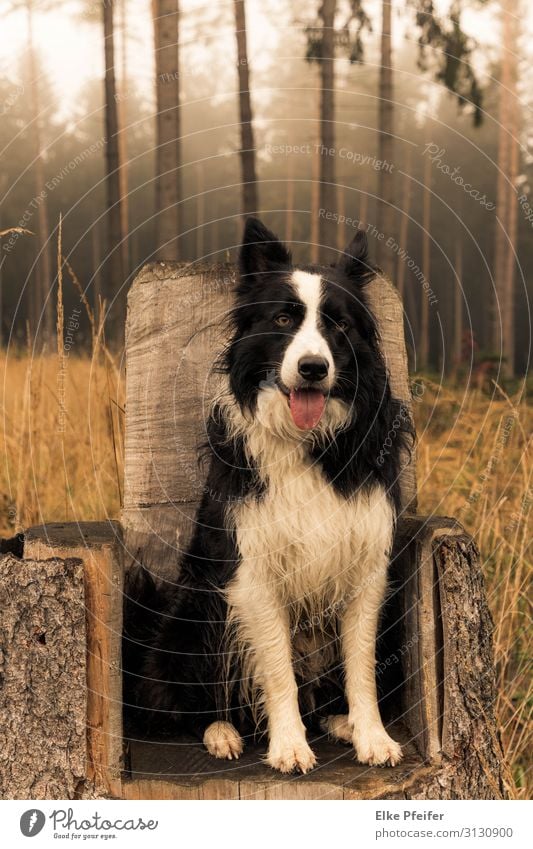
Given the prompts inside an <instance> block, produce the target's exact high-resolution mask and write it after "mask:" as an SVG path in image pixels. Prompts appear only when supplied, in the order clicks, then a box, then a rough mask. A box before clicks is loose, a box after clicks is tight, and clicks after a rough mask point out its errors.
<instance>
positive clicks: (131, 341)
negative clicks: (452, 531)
mask: <svg viewBox="0 0 533 849" xmlns="http://www.w3.org/2000/svg"><path fill="white" fill-rule="evenodd" d="M234 283H235V268H234V266H232V265H223V264H219V265H206V264H199V263H196V264H194V266H193V265H184V264H179V263H170V262H165V263H161V262H158V263H152V264H150V265H147V266H145V267H144V268H143V269H142V271H141V272H140V274H139V275H138V276H137V278H136V279H135V281H134V283H133V285H132V287H131V290H130V292H129V296H128V319H127V325H126V436H125V482H124V508H123V513H122V524H123V527H124V533H125V544H126V547H127V551H128V552H129V554H130V555H131V556H132V557H133V558H135V559H139V560H141V561H142V562H143V563H144V564H145V565H146V566H147V567H148V568H150V569H152V570H153V571H154V572H155V573H156V574H158V575H160V576H161V577H164V578H168V579H169V580H173V579H174V578H175V577H176V575H177V564H178V561H179V556H180V552H181V551H183V550H184V549H185V548H186V546H187V545H188V543H189V540H190V538H191V534H192V530H193V523H194V518H195V514H196V510H197V507H198V503H199V500H200V498H201V495H202V488H203V486H204V473H205V470H202V469H201V468H200V467H199V465H198V462H197V449H198V444H199V443H200V442H201V441H202V439H203V436H204V434H205V420H206V416H207V408H208V404H209V399H210V397H211V389H212V381H213V378H212V375H211V373H210V372H211V366H212V363H213V360H214V358H215V356H216V354H217V353H218V352H219V351H220V350H221V347H222V346H223V344H224V341H225V338H224V335H223V332H224V331H223V324H224V318H225V317H226V315H227V312H228V309H229V308H230V306H231V303H232V289H233V286H234ZM369 295H370V300H371V306H372V309H373V311H374V313H375V315H376V317H377V319H378V323H379V329H380V335H381V340H382V349H383V354H384V357H385V360H386V363H387V367H388V370H389V374H390V379H391V384H392V389H393V392H394V394H395V395H396V397H398V398H399V399H401V400H402V401H403V402H404V403H405V404H406V405H407V407H408V408H409V409H411V407H412V405H411V392H410V388H409V379H408V371H407V355H406V350H405V340H404V332H403V308H402V304H401V301H400V298H399V296H398V294H397V292H396V290H395V289H394V287H393V286H392V284H391V283H390V282H389V281H388V280H386V279H385V278H383V277H379V278H376V280H374V281H373V282H372V283H371V284H370V287H369ZM392 438H394V437H392ZM401 485H402V499H403V505H404V507H407V505H409V507H410V509H414V506H415V503H416V477H415V465H414V458H411V460H410V461H408V458H406V466H405V468H404V471H403V473H402V481H401Z"/></svg>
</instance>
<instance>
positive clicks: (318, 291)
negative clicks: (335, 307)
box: [280, 271, 335, 389]
mask: <svg viewBox="0 0 533 849" xmlns="http://www.w3.org/2000/svg"><path fill="white" fill-rule="evenodd" d="M291 283H292V285H293V287H294V289H295V291H296V294H297V295H298V298H299V299H300V300H301V301H302V303H303V304H304V306H305V316H304V320H303V322H302V324H301V325H300V327H299V328H298V330H297V332H296V335H295V336H294V338H293V340H292V342H290V344H289V346H288V348H287V350H286V351H285V356H284V357H283V362H282V364H281V371H280V376H281V379H282V381H283V383H284V384H285V386H287V387H288V388H289V389H293V388H294V387H295V386H297V385H298V384H299V383H300V382H301V377H300V374H299V372H298V363H299V361H300V360H301V358H302V357H306V356H316V357H324V359H325V360H327V362H328V365H329V371H328V375H327V377H325V378H324V381H323V386H324V388H325V389H331V387H332V386H333V384H334V382H335V366H334V363H333V356H332V354H331V350H330V347H329V345H328V343H327V341H326V339H325V338H324V336H323V335H322V333H321V332H320V328H319V322H320V302H321V299H322V288H323V286H322V278H321V276H320V274H310V273H309V272H307V271H294V272H293V275H292V279H291Z"/></svg>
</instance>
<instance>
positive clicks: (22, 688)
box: [0, 554, 87, 799]
mask: <svg viewBox="0 0 533 849" xmlns="http://www.w3.org/2000/svg"><path fill="white" fill-rule="evenodd" d="M0 609H1V611H2V616H1V618H0V796H1V798H3V799H72V798H74V797H75V796H76V795H77V793H78V791H79V788H80V786H83V784H84V781H85V777H86V774H87V757H86V730H85V729H86V708H87V688H86V652H85V647H86V630H85V593H84V583H83V564H82V562H81V560H75V559H67V560H59V559H57V558H54V559H51V560H47V561H45V562H42V561H36V560H19V559H18V558H16V557H13V556H12V555H9V554H8V555H5V556H2V557H1V558H0Z"/></svg>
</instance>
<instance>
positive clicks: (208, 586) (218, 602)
mask: <svg viewBox="0 0 533 849" xmlns="http://www.w3.org/2000/svg"><path fill="white" fill-rule="evenodd" d="M239 267H240V277H239V282H238V285H237V288H236V301H235V307H234V310H233V312H232V315H231V328H232V329H231V338H230V343H229V344H228V347H227V349H226V351H225V352H224V354H223V356H222V358H221V360H220V362H219V363H218V366H217V367H218V368H219V369H220V370H222V371H223V372H225V373H227V375H228V378H229V385H230V388H231V392H232V393H233V395H234V397H235V399H236V401H237V402H238V404H239V405H240V406H241V408H242V409H243V410H246V411H249V412H251V413H252V414H253V412H254V410H255V406H256V401H257V395H258V391H259V388H260V386H261V382H262V381H265V380H266V381H272V380H275V381H276V382H279V373H278V371H279V368H278V367H279V364H280V362H281V360H282V357H283V353H284V351H285V349H286V347H287V345H288V343H289V342H290V340H291V339H292V336H293V335H294V333H295V332H296V331H297V329H298V326H299V324H300V323H301V321H302V320H303V316H304V311H305V308H304V305H303V304H302V303H301V302H300V301H299V300H298V298H297V297H296V296H295V292H294V290H293V289H292V287H291V286H290V284H289V279H290V275H291V272H292V271H293V267H292V265H291V257H290V253H289V251H288V250H287V249H286V248H285V247H284V246H283V245H282V244H281V242H280V241H279V240H278V239H277V237H276V236H275V235H274V234H273V233H271V232H270V231H269V230H267V229H266V228H265V227H264V226H263V225H262V224H261V222H259V221H258V220H256V219H249V220H248V222H247V224H246V228H245V232H244V239H243V246H242V249H241V254H240V263H239ZM302 270H305V271H311V272H319V273H320V274H321V275H322V277H323V279H324V280H326V281H327V287H326V296H325V301H324V305H323V311H322V317H321V320H322V325H323V326H322V332H323V333H324V335H325V336H326V338H327V341H328V344H329V346H330V349H331V351H332V354H333V358H334V361H335V366H336V371H337V373H338V375H339V377H338V380H337V382H336V384H335V386H334V388H333V390H332V393H331V394H332V395H335V396H337V397H339V398H341V399H342V400H344V401H345V402H347V403H348V404H349V405H352V406H353V410H354V415H353V416H352V419H351V424H350V425H349V426H348V427H347V428H345V429H344V430H342V431H340V432H339V433H338V434H337V435H336V438H335V440H333V441H331V442H330V443H329V444H326V445H321V446H320V447H316V448H314V449H313V451H312V453H313V459H314V461H315V462H316V463H318V464H320V465H321V467H322V469H323V472H324V474H325V476H326V478H327V480H328V481H329V482H330V483H331V486H333V487H334V488H335V489H336V490H337V491H338V492H339V493H341V494H342V495H343V496H345V497H347V496H350V495H351V494H353V493H354V492H355V491H357V490H360V489H364V488H367V487H370V486H371V485H374V484H375V483H376V482H380V483H381V484H383V485H384V487H385V488H386V490H387V492H388V493H389V497H390V499H391V501H392V502H393V503H394V505H395V506H396V507H397V506H398V504H399V485H398V481H399V473H400V455H401V452H402V449H403V448H404V447H405V446H406V444H407V440H408V438H409V436H410V434H411V433H412V427H411V423H410V421H409V418H408V416H407V414H406V413H405V411H404V410H403V409H402V407H401V405H400V403H399V402H398V401H397V400H396V399H394V398H393V397H392V395H391V391H390V387H389V382H388V377H387V372H386V368H385V364H384V362H383V358H382V356H381V353H380V351H379V344H378V333H377V328H376V322H375V319H374V317H373V315H372V313H371V311H370V309H369V306H368V301H367V296H366V292H365V287H366V285H367V284H368V282H369V281H370V280H371V279H372V277H373V275H374V270H373V268H372V267H371V265H370V264H369V261H368V256H367V243H366V236H365V235H364V234H363V233H357V234H356V235H355V238H354V239H353V241H352V242H351V244H350V245H349V246H348V247H347V248H346V250H345V252H344V254H343V255H342V256H341V259H340V261H339V262H338V263H337V265H336V267H332V268H319V267H312V266H305V267H303V268H302ZM280 311H283V313H289V314H290V316H291V318H292V322H293V324H292V326H291V328H290V329H289V330H287V331H284V330H283V329H280V328H279V327H278V326H276V325H275V324H274V318H275V317H276V315H278V314H279V313H280ZM343 322H346V325H344V324H343ZM388 439H389V441H390V447H389V448H387V449H386V451H383V448H384V446H385V445H389V442H387V440H388ZM207 451H208V454H209V457H210V466H209V473H208V477H207V482H206V486H205V491H204V495H203V498H202V502H201V505H200V508H199V512H198V517H197V523H196V529H197V530H196V533H195V536H194V538H193V540H192V543H191V546H190V549H189V551H188V553H187V555H186V556H185V558H184V561H183V563H182V565H181V572H180V578H179V587H178V588H177V590H176V591H175V592H174V593H173V594H172V597H170V598H169V597H168V596H166V595H165V593H162V592H161V591H158V589H157V588H156V587H155V585H154V584H153V582H152V581H151V579H150V578H149V576H147V575H146V574H145V573H137V574H135V575H133V576H132V577H131V578H130V584H129V586H128V587H127V594H128V595H129V596H130V600H129V602H128V607H127V610H126V621H127V626H126V631H125V641H124V655H125V668H126V676H125V684H126V702H127V703H128V704H130V706H132V708H133V709H134V711H135V715H136V719H137V723H138V724H139V723H140V724H141V725H142V726H144V727H148V725H149V724H150V723H151V727H152V729H160V728H161V727H162V726H164V725H165V724H166V723H167V722H168V720H169V719H170V720H171V721H172V722H175V721H179V722H180V723H181V724H182V725H185V726H187V727H189V728H194V729H195V730H198V731H202V730H203V729H205V727H206V726H207V725H208V724H209V723H210V722H211V721H213V720H214V719H215V718H220V719H231V721H232V722H233V723H234V724H235V725H241V723H242V722H243V721H244V718H245V715H246V710H245V709H246V706H245V705H242V704H240V702H239V688H238V686H236V683H235V682H237V681H238V679H239V677H240V669H239V668H237V666H236V665H234V666H233V667H231V668H230V669H229V678H230V684H229V687H228V688H225V687H224V685H223V683H222V682H223V681H224V680H225V679H226V678H227V677H228V669H227V666H226V660H227V656H226V648H227V646H226V645H225V622H226V604H225V601H224V596H223V590H224V588H225V587H226V586H227V584H228V582H229V581H230V580H231V578H232V576H233V575H234V574H235V570H236V568H237V566H238V553H237V551H236V546H235V541H234V532H233V531H234V529H232V528H228V527H226V512H225V507H226V505H228V504H230V503H231V502H232V501H234V500H237V499H241V498H243V497H244V496H250V497H256V498H261V497H262V492H263V484H262V483H261V481H260V480H259V478H258V475H257V471H256V469H254V468H253V465H251V464H250V462H249V460H248V459H247V457H246V454H245V451H244V446H243V444H242V440H240V439H236V440H235V439H229V438H228V435H227V432H226V427H225V423H224V419H223V416H222V415H221V413H220V410H217V409H215V410H214V411H213V414H212V416H211V418H210V420H209V422H208V440H207ZM296 671H297V670H296ZM299 683H300V684H302V685H303V683H304V682H302V681H300V682H299ZM339 685H340V681H339V676H338V673H337V672H336V671H335V674H333V675H329V674H328V675H326V676H324V679H323V681H322V686H317V684H316V682H315V684H314V685H313V686H312V687H311V691H312V692H310V689H309V688H310V685H309V684H307V686H306V687H304V686H302V688H301V691H300V692H301V699H302V700H303V701H304V702H305V704H306V705H311V706H313V707H314V708H315V709H316V708H317V707H318V708H319V706H320V704H321V703H324V704H325V707H324V710H325V712H326V713H331V712H338V711H337V710H335V711H333V710H332V708H331V702H332V700H335V699H337V700H338V699H339V698H342V697H341V695H340V694H341V692H342V690H341V688H340V686H339ZM326 703H329V706H328V705H327V704H326ZM303 712H304V714H305V713H308V711H307V710H304V711H303ZM241 727H242V725H241Z"/></svg>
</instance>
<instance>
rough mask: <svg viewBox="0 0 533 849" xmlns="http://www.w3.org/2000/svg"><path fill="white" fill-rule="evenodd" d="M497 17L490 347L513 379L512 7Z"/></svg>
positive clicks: (515, 108)
mask: <svg viewBox="0 0 533 849" xmlns="http://www.w3.org/2000/svg"><path fill="white" fill-rule="evenodd" d="M500 13H501V24H502V57H501V63H500V89H499V107H498V111H499V115H498V123H499V130H498V177H497V186H496V231H495V241H494V298H493V306H492V347H493V349H494V351H495V352H501V355H502V371H503V374H504V375H505V376H506V377H512V376H513V374H514V358H515V350H514V288H515V265H516V259H515V250H516V238H517V224H518V218H517V216H518V207H517V204H518V201H517V197H516V181H517V177H518V171H519V167H520V147H519V140H518V135H519V119H520V113H519V104H518V98H517V77H518V62H517V24H516V21H517V18H516V15H517V8H516V3H515V2H511V0H501V5H500Z"/></svg>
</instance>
